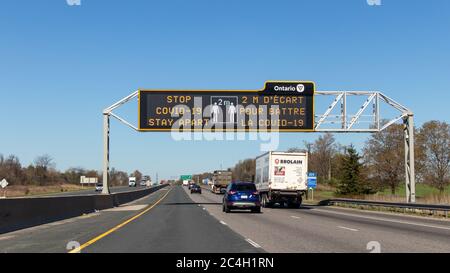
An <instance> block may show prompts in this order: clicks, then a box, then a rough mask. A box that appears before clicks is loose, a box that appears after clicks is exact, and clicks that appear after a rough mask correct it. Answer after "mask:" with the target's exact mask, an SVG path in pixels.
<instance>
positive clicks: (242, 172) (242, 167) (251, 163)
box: [232, 158, 256, 181]
mask: <svg viewBox="0 0 450 273" xmlns="http://www.w3.org/2000/svg"><path fill="white" fill-rule="evenodd" d="M255 168H256V165H255V159H252V158H250V159H245V160H242V161H239V162H238V163H237V164H236V165H235V166H234V168H233V169H232V172H233V180H238V181H253V178H254V177H255V172H256V171H255Z"/></svg>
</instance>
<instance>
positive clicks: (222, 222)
mask: <svg viewBox="0 0 450 273" xmlns="http://www.w3.org/2000/svg"><path fill="white" fill-rule="evenodd" d="M220 223H221V224H222V225H224V226H228V224H227V223H225V222H224V221H220Z"/></svg>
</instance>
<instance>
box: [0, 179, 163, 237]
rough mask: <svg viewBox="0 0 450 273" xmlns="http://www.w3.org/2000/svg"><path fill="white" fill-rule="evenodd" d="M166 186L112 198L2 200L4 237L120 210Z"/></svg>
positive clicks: (0, 213)
mask: <svg viewBox="0 0 450 273" xmlns="http://www.w3.org/2000/svg"><path fill="white" fill-rule="evenodd" d="M166 186H168V185H167V184H165V185H159V186H156V187H151V188H146V189H143V190H134V191H127V192H118V193H112V194H109V195H101V194H97V195H94V194H92V195H75V196H55V197H33V198H11V199H0V234H2V233H6V232H11V231H15V230H19V229H23V228H28V227H33V226H37V225H42V224H47V223H51V222H55V221H60V220H63V219H67V218H72V217H77V216H81V215H83V214H87V213H93V212H95V211H98V210H104V209H109V208H113V207H117V206H120V205H122V204H125V203H129V202H131V201H134V200H137V199H139V198H142V197H144V196H146V195H149V194H150V193H153V192H155V191H157V190H159V189H162V188H164V187H166Z"/></svg>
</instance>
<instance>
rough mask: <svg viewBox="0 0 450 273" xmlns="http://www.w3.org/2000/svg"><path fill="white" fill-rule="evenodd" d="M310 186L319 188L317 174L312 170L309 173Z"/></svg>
mask: <svg viewBox="0 0 450 273" xmlns="http://www.w3.org/2000/svg"><path fill="white" fill-rule="evenodd" d="M308 188H310V189H315V188H317V174H316V173H313V172H310V173H308Z"/></svg>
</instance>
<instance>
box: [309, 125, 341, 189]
mask: <svg viewBox="0 0 450 273" xmlns="http://www.w3.org/2000/svg"><path fill="white" fill-rule="evenodd" d="M335 154H336V140H335V138H334V136H333V134H331V133H326V134H324V135H321V136H319V138H318V139H317V140H316V141H315V142H314V144H313V145H312V153H311V156H310V161H311V170H314V171H316V172H317V175H318V177H319V179H324V178H327V180H328V181H329V180H331V176H332V173H331V168H332V164H331V161H332V159H333V156H334V155H335Z"/></svg>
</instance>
